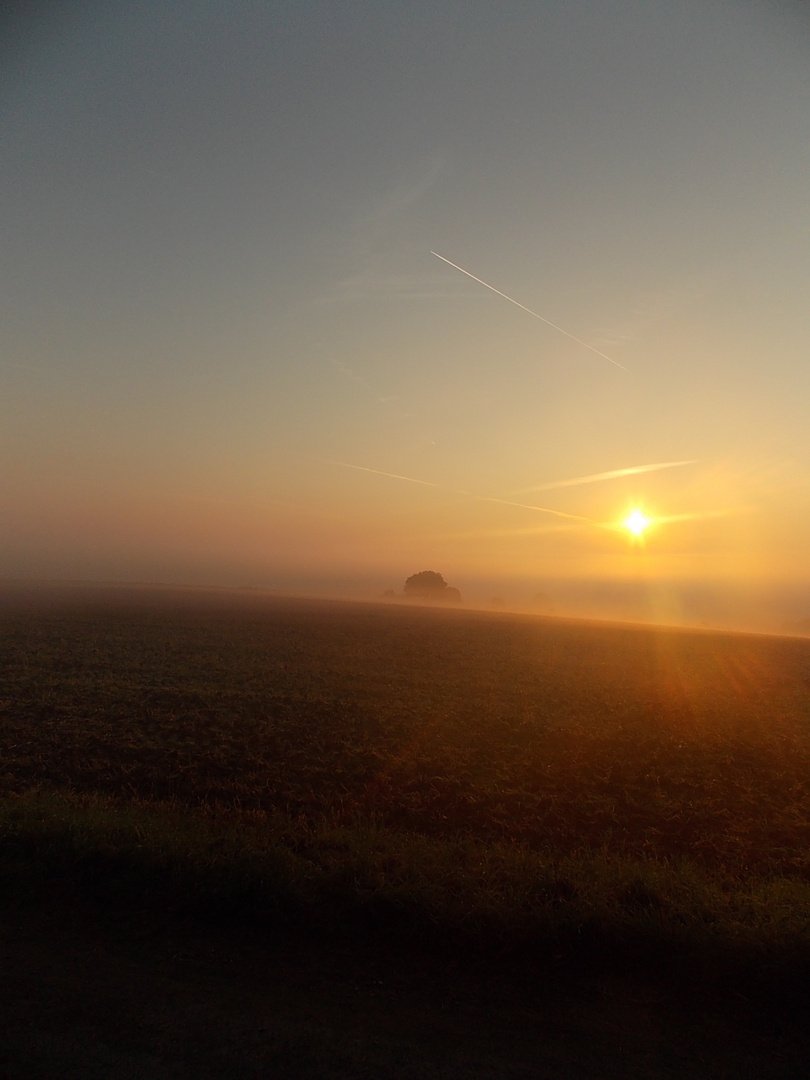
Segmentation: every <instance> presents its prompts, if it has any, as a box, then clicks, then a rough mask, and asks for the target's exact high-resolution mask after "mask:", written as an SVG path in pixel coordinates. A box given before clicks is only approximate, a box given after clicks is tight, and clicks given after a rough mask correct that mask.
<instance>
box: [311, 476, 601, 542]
mask: <svg viewBox="0 0 810 1080" xmlns="http://www.w3.org/2000/svg"><path fill="white" fill-rule="evenodd" d="M330 464H332V465H341V466H343V468H344V469H357V470H358V472H367V473H374V474H375V475H376V476H389V477H391V479H392V480H407V481H408V483H409V484H423V485H424V486H425V487H434V488H440V487H442V485H441V484H435V483H433V481H431V480H417V479H416V477H413V476H402V475H401V474H400V473H390V472H383V470H382V469H369V468H368V467H367V466H366V465H351V464H350V463H349V462H348V461H331V462H330ZM447 490H448V491H450V492H452V494H453V495H463V496H464V497H465V498H467V499H476V500H477V501H478V502H491V503H498V505H499V506H516V507H517V508H518V509H520V510H535V511H537V512H538V513H541V514H553V515H554V516H555V517H561V518H566V519H567V520H569V521H583V522H585V523H587V524H588V525H595V526H597V528H600V529H602V528H604V527H605V526H604V525H603V524H602V522H601V521H596V520H595V519H594V518H589V517H583V516H582V515H581V514H566V513H565V512H564V511H563V510H552V509H551V508H550V507H548V506H533V505H530V504H528V503H519V502H510V501H509V500H508V499H494V498H492V497H491V496H488V495H476V494H475V493H474V492H472V491H459V490H457V489H455V488H448V489H447Z"/></svg>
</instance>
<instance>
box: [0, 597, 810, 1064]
mask: <svg viewBox="0 0 810 1080" xmlns="http://www.w3.org/2000/svg"><path fill="white" fill-rule="evenodd" d="M88 596H89V599H88ZM809 767H810V643H807V642H798V641H790V640H787V639H784V640H778V639H769V638H756V637H752V636H748V637H746V636H742V635H739V636H733V635H709V634H704V635H701V634H690V633H669V632H666V631H655V630H650V629H642V628H628V627H609V626H602V627H599V626H594V625H592V626H587V625H586V624H574V623H565V622H563V621H555V620H545V621H544V620H531V619H520V618H512V617H508V616H493V617H487V616H482V615H480V614H476V613H465V612H444V613H436V614H435V615H434V614H431V613H430V612H419V611H409V610H402V609H396V608H393V607H391V608H384V607H382V606H380V607H375V606H373V605H339V604H329V605H317V604H312V603H310V604H305V603H295V602H292V601H285V602H283V603H282V602H277V603H265V602H264V601H263V600H261V599H260V598H257V599H250V600H245V601H243V602H241V603H240V604H233V603H231V602H230V601H228V600H227V599H226V598H224V597H223V598H219V599H216V598H215V599H214V600H211V599H210V598H205V597H203V598H202V599H194V598H189V597H164V598H160V599H159V600H155V599H154V598H153V596H152V594H137V595H136V594H131V595H130V594H127V595H124V594H121V593H115V594H109V595H108V594H104V595H99V594H95V595H90V594H87V596H85V597H84V598H83V599H82V601H81V603H79V604H77V603H76V601H75V599H72V598H71V596H70V595H68V594H67V593H64V594H63V595H61V596H52V595H51V596H45V595H42V596H36V595H35V596H32V597H24V596H21V595H20V594H15V595H14V596H10V597H8V596H7V597H6V598H5V599H4V598H3V596H2V595H0V1080H15V1078H19V1080H27V1078H30V1077H42V1078H46V1077H47V1078H59V1077H76V1078H82V1080H84V1078H96V1077H99V1078H102V1077H103V1078H107V1077H109V1078H118V1077H125V1078H136V1077H137V1078H140V1077H144V1078H145V1077H149V1078H152V1077H155V1078H161V1077H167V1078H168V1077H171V1078H175V1077H176V1078H185V1077H189V1078H190V1077H195V1078H196V1077H223V1078H227V1077H237V1078H241V1077H245V1078H255V1077H278V1078H280V1080H285V1078H296V1080H309V1078H312V1080H315V1078H324V1080H333V1078H347V1080H348V1078H354V1077H361V1078H371V1077H374V1078H378V1077H379V1078H386V1077H390V1078H406V1077H424V1078H430V1080H432V1078H439V1077H443V1078H455V1077H461V1078H479V1077H486V1078H492V1080H499V1078H509V1077H516V1078H517V1077H520V1078H523V1077H539V1078H545V1077H548V1078H552V1077H554V1078H558V1077H560V1078H569V1077H570V1078H573V1080H579V1078H583V1080H584V1078H601V1077H610V1078H617V1080H618V1078H622V1080H624V1078H636V1077H639V1078H649V1080H661V1078H683V1080H687V1078H688V1080H692V1078H695V1080H702V1078H706V1080H709V1078H712V1080H714V1078H724V1077H728V1078H731V1077H733V1078H734V1080H738V1078H751V1080H754V1078H757V1080H759V1078H774V1080H776V1078H780V1080H788V1078H793V1077H797V1078H798V1077H805V1076H807V1075H810V1037H808V1029H810V1024H808V1022H807V1016H808V1015H810V1008H808V1007H809V1006H810V986H809V983H808V972H810V963H808V957H810V931H809V929H808V928H809V927H810V900H808V884H807V883H808V877H809V876H810V859H809V858H808V841H810V813H809V812H808V811H809V809H810V791H808V781H807V776H808V768H809Z"/></svg>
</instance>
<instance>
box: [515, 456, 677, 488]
mask: <svg viewBox="0 0 810 1080" xmlns="http://www.w3.org/2000/svg"><path fill="white" fill-rule="evenodd" d="M697 462H698V459H697V458H694V459H693V460H691V461H659V462H656V464H654V465H633V466H631V467H630V468H629V469H611V471H610V472H602V473H591V475H590V476H575V477H573V479H571V480H553V481H552V482H551V483H549V484H538V486H537V487H530V488H520V490H519V491H514V492H513V493H512V494H513V495H529V494H530V493H531V492H532V491H551V490H553V489H554V488H564V487H576V485H577V484H596V483H598V482H599V481H600V480H617V479H618V478H619V477H620V476H635V475H636V474H638V473H646V472H656V471H657V470H658V469H675V468H678V467H679V466H681V465H697Z"/></svg>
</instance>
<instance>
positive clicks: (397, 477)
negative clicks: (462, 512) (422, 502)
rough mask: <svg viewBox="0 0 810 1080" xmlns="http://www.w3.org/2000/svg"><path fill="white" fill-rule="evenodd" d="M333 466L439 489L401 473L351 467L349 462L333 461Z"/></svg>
mask: <svg viewBox="0 0 810 1080" xmlns="http://www.w3.org/2000/svg"><path fill="white" fill-rule="evenodd" d="M332 464H333V465H342V466H343V468H344V469H357V470H358V472H370V473H376V474H377V476H390V477H391V479H392V480H407V481H408V483H409V484H424V486H425V487H439V484H434V483H433V482H432V481H431V480H417V479H416V478H415V477H413V476H401V475H400V474H399V473H394V472H383V471H382V469H369V468H367V467H366V466H365V465H350V464H349V462H348V461H333V462H332Z"/></svg>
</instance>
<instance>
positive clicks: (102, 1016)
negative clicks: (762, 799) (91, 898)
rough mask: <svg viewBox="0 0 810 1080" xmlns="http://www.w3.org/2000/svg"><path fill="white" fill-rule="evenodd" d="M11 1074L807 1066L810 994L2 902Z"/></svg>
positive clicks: (690, 1073) (598, 1074) (641, 1071)
mask: <svg viewBox="0 0 810 1080" xmlns="http://www.w3.org/2000/svg"><path fill="white" fill-rule="evenodd" d="M1 925H2V931H1V932H0V957H1V958H2V961H1V962H2V971H3V977H2V982H0V1047H1V1049H0V1076H2V1077H3V1078H4V1080H16V1078H20V1080H23V1078H25V1080H28V1078H32V1077H42V1078H43V1080H44V1078H57V1077H71V1078H73V1077H75V1078H77V1080H79V1078H81V1080H91V1078H92V1080H95V1078H99V1080H100V1078H112V1077H116V1078H118V1077H126V1078H133V1080H134V1078H141V1077H143V1078H144V1080H145V1078H147V1077H148V1078H164V1077H165V1078H172V1080H174V1078H181V1077H182V1078H186V1077H188V1078H192V1077H194V1078H197V1077H217V1078H219V1077H238V1078H242V1077H244V1078H246V1080H247V1078H254V1077H278V1078H296V1080H305V1078H306V1080H310V1078H311V1080H316V1078H318V1080H320V1078H324V1080H333V1078H334V1080H337V1078H346V1080H348V1078H355V1077H359V1078H364V1080H365V1078H368V1080H371V1078H386V1077H391V1078H397V1080H399V1078H403V1080H404V1078H406V1077H407V1078H411V1077H414V1078H415V1077H424V1078H430V1080H434V1078H436V1080H438V1078H440V1077H441V1078H455V1077H461V1078H470V1080H472V1078H476V1080H477V1078H484V1077H486V1078H488V1080H500V1078H508V1077H514V1078H529V1077H542V1078H546V1077H548V1078H549V1080H551V1078H555V1080H556V1078H560V1077H566V1078H572V1080H579V1078H582V1080H585V1078H589V1080H590V1078H602V1077H605V1078H607V1077H610V1078H615V1080H627V1078H642V1077H643V1078H649V1080H660V1078H665V1077H666V1078H669V1077H671V1078H684V1080H685V1078H695V1080H698V1078H704V1077H705V1078H706V1080H710V1078H711V1080H719V1078H725V1077H728V1078H729V1080H731V1078H734V1080H740V1078H751V1080H754V1078H756V1080H764V1078H774V1080H775V1078H792V1077H796V1078H798V1077H804V1076H806V1075H807V1067H808V1062H810V1038H809V1037H808V1033H807V1025H806V1006H807V1003H808V1002H807V1000H806V999H805V1000H801V999H800V998H798V997H793V998H792V1000H787V999H786V996H785V995H782V994H779V993H778V992H777V994H776V997H775V998H770V999H769V998H768V997H767V995H758V994H756V993H755V994H754V995H750V992H749V994H748V995H746V994H743V993H741V992H740V991H737V990H735V989H734V988H733V987H731V986H729V985H728V983H727V982H726V981H725V980H720V981H719V982H718V981H717V980H716V979H715V978H714V977H713V975H712V972H711V971H708V972H703V973H702V974H701V976H700V977H699V978H697V979H696V980H695V981H694V982H691V983H686V982H684V981H683V980H682V979H677V978H676V979H674V980H673V979H666V978H659V977H654V978H651V977H650V976H649V973H643V972H639V971H633V970H632V969H628V970H624V971H621V970H617V971H614V972H606V971H601V972H594V971H591V972H590V973H588V974H587V975H585V974H583V973H582V972H579V973H577V972H571V971H567V970H566V969H565V966H564V965H563V964H560V963H557V964H554V963H553V962H552V963H551V964H549V965H548V966H547V967H546V968H545V970H537V971H534V972H532V973H531V974H527V973H526V972H523V973H522V974H520V975H518V976H516V974H515V972H514V971H513V970H509V968H508V967H506V966H504V967H499V966H498V965H497V964H492V963H491V961H487V962H486V963H484V964H478V963H476V960H475V958H474V957H470V956H448V955H446V954H444V955H436V954H435V953H432V952H431V951H430V950H429V949H425V950H424V951H423V950H420V949H418V948H416V949H414V948H408V949H402V948H398V947H396V946H391V945H390V944H388V945H380V944H379V943H377V945H374V944H373V943H370V942H369V941H366V942H364V943H360V942H358V941H357V940H342V941H340V940H338V941H332V942H331V943H330V942H325V941H324V940H323V939H322V938H321V937H318V936H316V937H308V936H307V935H301V934H298V933H294V932H293V933H281V934H278V935H275V936H267V935H265V936H264V937H258V938H257V937H256V936H254V935H251V934H244V933H242V934H240V933H238V932H234V931H233V930H228V931H227V932H226V931H222V930H216V929H213V928H212V927H211V926H210V925H208V926H201V925H194V924H193V923H192V924H188V925H178V924H176V923H175V924H174V925H169V926H160V925H158V924H156V923H152V924H151V925H145V924H143V922H142V921H141V922H139V924H138V925H134V924H133V923H132V921H131V920H126V919H124V920H121V921H118V922H116V921H115V920H113V921H111V920H110V919H109V916H108V917H107V918H105V916H104V914H102V913H99V915H98V916H97V917H96V918H93V919H90V920H89V919H88V913H87V912H86V911H84V912H82V913H78V912H71V911H67V912H65V911H59V910H56V909H54V908H50V909H45V910H43V909H42V908H40V909H39V910H37V911H31V910H29V911H27V912H26V913H20V912H16V913H10V912H5V913H4V915H3V918H2V924H1Z"/></svg>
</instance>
